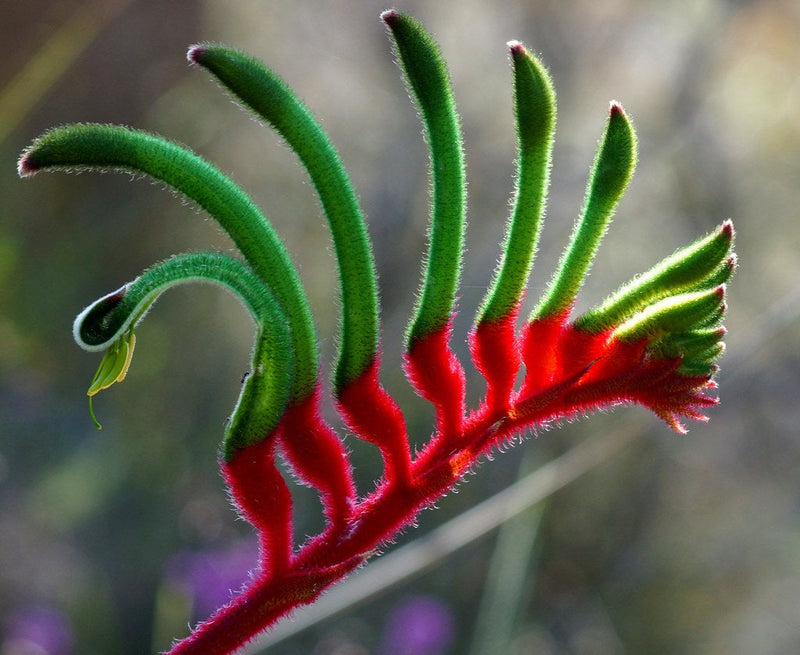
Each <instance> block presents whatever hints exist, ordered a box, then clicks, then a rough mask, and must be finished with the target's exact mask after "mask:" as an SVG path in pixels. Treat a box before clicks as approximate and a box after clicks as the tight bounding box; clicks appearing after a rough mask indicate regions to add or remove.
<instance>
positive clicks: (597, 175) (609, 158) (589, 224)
mask: <svg viewBox="0 0 800 655" xmlns="http://www.w3.org/2000/svg"><path fill="white" fill-rule="evenodd" d="M635 166H636V135H635V134H634V131H633V125H631V122H630V120H629V119H628V117H627V116H626V115H625V112H624V111H623V109H622V105H620V104H618V103H616V102H612V103H611V110H610V114H609V119H608V124H607V125H606V131H605V135H604V136H603V140H602V142H601V143H600V147H599V148H598V150H597V155H596V156H595V160H594V164H593V165H592V172H591V176H590V178H589V184H588V186H587V190H586V200H585V202H584V207H583V212H582V215H581V218H580V220H579V221H578V223H577V224H576V226H575V229H574V230H573V232H572V239H571V240H570V244H569V246H568V247H567V250H566V251H565V252H564V254H563V255H562V257H561V260H560V262H559V265H558V269H557V271H556V273H555V275H554V276H553V279H552V280H551V281H550V284H549V286H548V288H547V290H546V291H545V293H544V295H543V296H542V300H541V301H540V302H539V304H538V305H537V306H536V308H535V309H534V310H533V312H532V313H531V317H530V320H533V319H536V318H547V317H549V316H557V315H559V314H563V313H565V312H567V311H568V310H569V309H570V308H571V307H572V303H573V302H574V301H575V297H576V296H577V295H578V291H579V290H580V288H581V286H582V285H583V280H584V278H585V277H586V273H587V272H588V271H589V267H590V266H591V264H592V260H593V259H594V256H595V254H596V253H597V248H598V247H599V245H600V241H601V239H602V238H603V236H604V235H605V233H606V229H607V228H608V224H609V222H610V220H611V217H612V215H613V214H614V210H615V209H616V207H617V203H618V202H619V200H620V198H621V197H622V194H623V193H624V192H625V189H626V188H627V187H628V183H629V182H630V179H631V176H632V175H633V170H634V168H635Z"/></svg>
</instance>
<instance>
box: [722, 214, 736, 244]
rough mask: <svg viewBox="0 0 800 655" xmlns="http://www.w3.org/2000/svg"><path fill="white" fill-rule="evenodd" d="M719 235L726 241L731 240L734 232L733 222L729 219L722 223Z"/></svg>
mask: <svg viewBox="0 0 800 655" xmlns="http://www.w3.org/2000/svg"><path fill="white" fill-rule="evenodd" d="M720 234H724V235H725V237H726V238H727V239H728V240H732V239H733V235H734V234H736V232H735V231H734V229H733V221H732V220H731V219H728V220H726V221H723V223H722V225H720Z"/></svg>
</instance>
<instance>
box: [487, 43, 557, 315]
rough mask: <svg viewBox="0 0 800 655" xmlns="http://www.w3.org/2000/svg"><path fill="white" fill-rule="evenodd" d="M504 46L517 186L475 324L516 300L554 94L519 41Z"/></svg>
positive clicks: (546, 170) (530, 249) (543, 188)
mask: <svg viewBox="0 0 800 655" xmlns="http://www.w3.org/2000/svg"><path fill="white" fill-rule="evenodd" d="M508 46H509V49H510V51H511V58H512V62H513V66H514V110H515V114H516V119H517V138H518V141H519V144H518V151H519V152H518V157H517V185H516V186H517V188H516V193H515V198H514V208H513V210H512V213H511V217H510V219H509V223H508V227H507V229H506V238H505V241H504V243H503V258H502V260H501V262H500V266H499V267H498V269H497V270H496V272H495V276H494V280H493V282H492V286H491V287H490V289H489V291H488V292H487V294H486V297H485V299H484V301H483V305H482V306H481V309H480V311H479V312H478V320H477V322H478V323H481V322H492V321H498V320H500V319H502V318H503V317H505V316H508V315H509V314H511V312H513V311H515V310H516V308H517V306H518V305H519V302H520V300H521V297H522V292H523V291H524V289H525V285H526V283H527V280H528V276H529V274H530V270H531V265H532V263H533V257H534V255H535V253H536V245H537V243H538V240H539V233H540V231H541V224H542V216H543V215H544V208H545V199H546V197H547V187H548V184H549V179H550V163H551V154H552V151H553V136H554V133H555V124H556V105H555V101H556V98H555V90H554V89H553V83H552V80H551V79H550V75H549V74H548V73H547V69H545V67H544V66H543V65H542V63H541V62H540V61H539V60H538V59H536V57H534V56H533V55H532V54H530V53H529V52H528V51H527V50H525V47H524V46H523V45H522V44H521V43H519V42H517V41H511V42H510V43H509V44H508Z"/></svg>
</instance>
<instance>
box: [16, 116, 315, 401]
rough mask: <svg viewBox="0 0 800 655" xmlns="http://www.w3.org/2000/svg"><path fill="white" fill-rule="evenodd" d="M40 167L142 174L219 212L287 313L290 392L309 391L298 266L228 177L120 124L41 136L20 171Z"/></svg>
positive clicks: (311, 371) (307, 330)
mask: <svg viewBox="0 0 800 655" xmlns="http://www.w3.org/2000/svg"><path fill="white" fill-rule="evenodd" d="M42 169H93V170H95V169H100V170H124V171H132V172H136V173H144V174H147V175H150V176H152V177H153V178H155V179H157V180H159V181H161V182H164V183H165V184H167V185H168V186H170V187H172V188H174V189H176V190H177V191H179V192H180V193H182V194H183V195H185V196H186V197H187V198H189V199H190V200H192V201H194V202H196V203H197V204H198V205H199V206H200V207H202V208H203V209H205V210H206V211H207V212H208V213H209V214H210V215H211V216H212V217H214V218H215V219H216V220H217V221H218V222H219V223H220V225H221V226H222V227H223V228H224V229H225V231H226V232H227V233H228V234H229V235H230V236H231V238H232V239H233V241H234V243H236V245H237V246H238V248H239V250H240V251H241V252H242V254H243V255H244V257H245V259H247V261H248V262H249V263H250V265H251V266H252V267H253V270H254V271H255V272H256V273H257V274H258V276H259V277H261V278H262V279H263V280H266V281H268V283H269V284H270V288H271V289H272V290H273V292H274V293H275V296H276V297H277V298H278V300H279V301H280V303H281V306H282V308H283V311H284V312H285V314H286V316H287V318H288V319H289V322H290V325H291V334H292V341H293V349H292V351H293V354H294V366H295V378H294V381H293V386H292V398H293V400H295V401H299V400H302V399H304V398H306V397H308V396H309V395H310V394H311V393H312V392H313V390H314V388H315V385H316V379H317V369H318V366H317V344H316V337H315V335H314V328H313V324H312V321H311V313H310V310H309V308H308V301H307V299H306V297H305V294H304V292H303V289H302V285H301V284H300V278H299V277H298V275H297V271H296V270H295V268H294V266H293V265H292V263H291V261H290V260H289V256H288V254H287V253H286V250H285V248H284V247H283V244H282V243H281V241H280V239H279V238H278V236H277V235H276V234H275V231H274V230H273V228H272V226H271V225H270V223H269V221H267V219H266V218H265V217H264V215H263V214H262V213H261V211H260V210H259V209H258V207H256V205H255V204H254V203H253V201H252V200H251V199H250V198H249V197H248V196H247V194H246V193H245V192H244V191H243V190H242V189H241V188H240V187H239V186H237V185H236V184H234V183H233V182H232V181H231V180H230V179H229V178H228V177H226V176H225V175H223V174H222V173H221V172H220V171H219V170H217V169H216V168H214V167H213V166H212V165H211V164H209V163H208V162H206V161H205V160H204V159H202V158H201V157H199V156H197V155H195V154H194V153H192V152H191V151H189V150H188V149H186V148H184V147H182V146H179V145H177V144H175V143H172V142H170V141H167V140H166V139H164V138H162V137H159V136H156V135H153V134H149V133H147V132H142V131H139V130H133V129H129V128H125V127H120V126H116V125H98V124H75V125H66V126H63V127H57V128H55V129H53V130H51V131H49V132H46V133H45V134H44V135H42V136H40V137H39V138H38V139H36V140H35V141H34V142H33V143H32V144H31V146H30V147H29V148H28V149H27V150H26V151H25V153H24V154H23V156H22V157H21V159H20V161H19V173H20V175H22V176H29V175H33V174H34V173H36V172H37V171H39V170H42Z"/></svg>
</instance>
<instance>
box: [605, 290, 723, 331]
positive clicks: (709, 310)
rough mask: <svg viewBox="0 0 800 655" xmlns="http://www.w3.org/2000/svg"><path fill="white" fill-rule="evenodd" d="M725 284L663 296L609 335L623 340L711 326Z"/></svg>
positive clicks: (720, 307)
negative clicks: (662, 298) (706, 289)
mask: <svg viewBox="0 0 800 655" xmlns="http://www.w3.org/2000/svg"><path fill="white" fill-rule="evenodd" d="M724 299H725V287H724V286H720V287H716V288H714V289H710V290H708V291H694V292H690V293H684V294H681V295H678V296H672V297H670V298H665V299H664V300H661V301H659V302H657V303H654V304H653V305H650V306H649V307H647V308H646V309H644V310H643V311H642V312H640V313H638V314H637V315H636V316H634V317H633V318H631V319H629V320H628V321H626V322H625V323H623V324H622V325H620V326H619V327H618V328H617V329H616V330H614V332H613V333H612V338H617V339H620V340H621V341H626V342H635V341H639V340H640V339H645V338H646V339H653V340H655V339H658V338H660V337H662V336H664V335H666V334H668V333H670V332H691V331H694V330H697V329H702V328H705V327H708V326H709V325H713V324H715V323H716V322H718V321H719V319H720V318H721V316H722V313H723V312H724V311H725V303H724Z"/></svg>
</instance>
